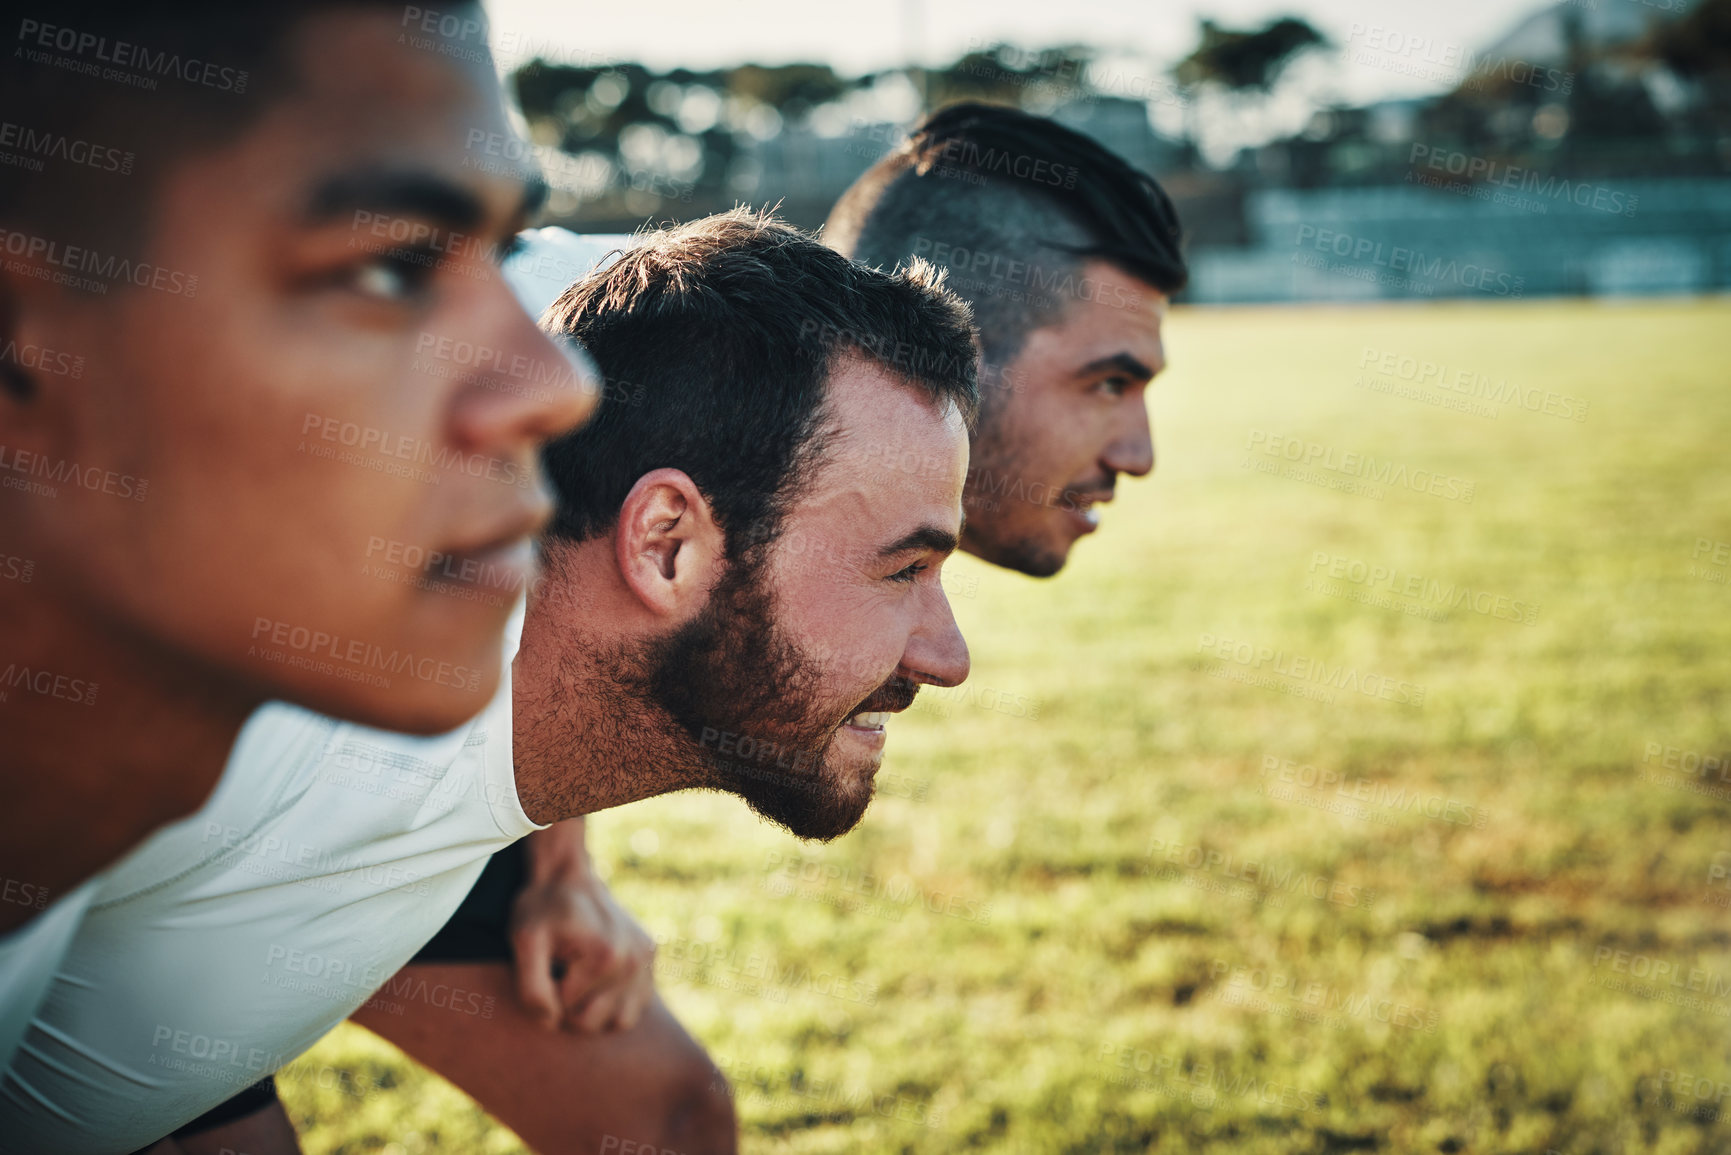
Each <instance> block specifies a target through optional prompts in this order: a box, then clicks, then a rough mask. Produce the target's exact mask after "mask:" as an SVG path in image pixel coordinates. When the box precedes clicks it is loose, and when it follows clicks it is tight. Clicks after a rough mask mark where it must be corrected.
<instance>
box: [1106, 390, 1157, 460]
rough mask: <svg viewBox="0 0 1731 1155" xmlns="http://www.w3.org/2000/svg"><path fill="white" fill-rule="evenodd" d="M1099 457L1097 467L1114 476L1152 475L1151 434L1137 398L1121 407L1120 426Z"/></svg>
mask: <svg viewBox="0 0 1731 1155" xmlns="http://www.w3.org/2000/svg"><path fill="white" fill-rule="evenodd" d="M1115 432H1116V436H1114V437H1113V439H1112V441H1111V444H1109V445H1107V446H1106V452H1105V453H1103V454H1101V455H1100V464H1101V465H1103V466H1105V467H1106V468H1107V469H1108V470H1111V471H1112V472H1114V473H1128V474H1129V475H1130V476H1132V477H1146V476H1147V475H1148V474H1150V473H1152V472H1154V430H1153V428H1152V427H1151V426H1150V425H1149V423H1148V407H1147V405H1146V403H1144V402H1143V401H1142V400H1141V399H1140V398H1138V399H1137V400H1136V401H1135V403H1134V404H1133V405H1129V404H1127V405H1126V406H1125V407H1124V417H1123V421H1122V424H1120V425H1119V427H1118V428H1117V430H1116V431H1115Z"/></svg>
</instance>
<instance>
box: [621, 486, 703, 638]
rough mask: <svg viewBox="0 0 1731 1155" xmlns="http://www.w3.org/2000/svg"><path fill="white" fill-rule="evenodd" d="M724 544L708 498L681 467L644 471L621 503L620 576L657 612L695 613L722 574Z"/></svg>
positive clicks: (677, 615)
mask: <svg viewBox="0 0 1731 1155" xmlns="http://www.w3.org/2000/svg"><path fill="white" fill-rule="evenodd" d="M724 546H725V542H724V540H723V534H722V532H721V527H720V526H719V525H717V524H716V522H715V518H714V516H713V515H712V514H711V512H710V509H709V503H708V502H707V501H705V500H704V498H703V494H702V493H700V492H699V491H698V489H697V485H696V483H695V482H693V481H692V480H691V478H689V477H687V476H686V475H685V474H684V473H683V472H681V471H680V470H677V469H657V470H654V471H653V472H650V473H646V474H644V475H643V476H642V477H640V478H638V479H637V484H636V485H634V486H632V487H631V492H630V493H628V494H626V496H625V501H624V502H623V503H622V504H621V505H620V507H619V522H618V525H617V526H616V527H615V529H614V531H613V548H614V557H615V559H616V560H617V562H618V564H619V576H620V577H621V579H623V580H624V582H625V584H626V586H627V587H628V588H629V589H630V590H631V592H632V593H634V594H636V595H637V599H638V600H639V601H641V602H642V603H643V605H644V607H645V608H647V609H649V610H650V611H652V612H653V613H656V614H659V615H662V616H665V617H669V618H674V619H678V620H683V619H685V618H687V617H689V616H690V615H691V614H693V613H695V612H696V611H697V609H698V608H699V607H700V606H702V605H703V604H704V603H705V602H706V601H707V600H708V598H709V589H710V587H711V586H713V585H714V584H715V581H716V579H717V578H718V577H719V576H720V574H721V570H722V568H723V566H724V564H725V561H726V551H725V548H724Z"/></svg>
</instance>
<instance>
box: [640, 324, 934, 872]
mask: <svg viewBox="0 0 1731 1155" xmlns="http://www.w3.org/2000/svg"><path fill="white" fill-rule="evenodd" d="M827 404H828V416H829V418H830V421H829V427H830V429H831V430H832V433H831V434H830V436H829V440H828V451H827V454H826V459H825V462H824V464H823V465H822V467H821V468H820V469H819V471H818V472H817V474H816V476H815V478H814V479H813V480H812V481H811V483H810V485H809V488H808V489H807V490H805V491H804V492H803V493H801V494H800V496H799V497H798V498H797V499H796V501H795V503H794V505H793V508H792V509H791V510H790V511H789V513H788V515H787V517H786V520H785V522H784V525H783V532H782V534H781V536H780V537H779V538H778V539H777V540H776V541H775V542H774V543H773V544H772V545H771V546H770V547H769V549H768V552H767V555H766V556H765V558H764V559H763V562H762V564H761V566H759V567H757V571H756V572H755V573H752V574H749V575H743V578H742V579H739V580H730V581H728V582H724V583H723V584H722V586H721V587H719V588H718V589H717V590H716V592H715V594H714V595H713V598H712V606H711V612H710V613H709V614H706V615H704V617H703V618H702V619H700V620H699V621H698V622H694V623H692V624H691V625H690V626H688V627H687V628H686V629H685V630H683V631H681V632H680V633H681V635H683V637H681V636H680V635H676V636H675V638H674V639H673V640H672V641H671V643H670V648H669V650H668V651H667V652H665V653H664V654H663V661H662V669H661V674H660V676H658V677H657V679H656V692H657V696H658V697H659V698H661V700H662V704H663V705H664V706H666V707H668V708H669V710H670V712H671V713H672V714H673V715H674V717H675V718H676V719H677V720H678V721H679V722H680V723H681V724H682V725H683V726H684V727H685V729H686V730H687V731H688V732H689V733H690V734H691V736H693V737H695V738H697V739H698V741H699V743H700V744H701V745H702V747H703V750H702V751H701V752H700V756H701V757H702V759H703V761H704V763H705V764H706V767H707V771H708V777H709V784H711V785H716V786H720V787H722V788H724V789H728V790H731V791H733V792H734V793H737V794H739V795H741V796H742V797H744V798H745V799H746V800H747V801H748V802H750V803H751V804H752V806H753V807H754V808H755V809H756V810H758V811H759V812H760V813H762V814H763V815H765V816H766V817H769V818H771V819H774V820H775V821H777V822H780V823H782V824H783V825H785V826H787V827H788V828H789V829H790V830H792V831H793V832H794V833H795V834H798V835H800V836H802V837H807V838H834V837H836V836H837V835H840V834H843V833H845V832H846V831H848V830H850V829H852V827H853V826H854V825H855V824H856V823H858V821H859V819H860V817H861V816H862V815H863V814H864V813H865V810H866V806H867V804H868V803H869V802H870V801H871V796H872V780H873V775H874V773H875V772H876V770H877V766H878V763H879V762H880V761H881V760H882V758H883V749H884V741H885V726H886V723H887V720H888V715H889V714H890V713H894V712H897V711H900V710H904V709H906V708H907V707H908V706H909V705H911V704H912V703H913V699H914V694H915V693H916V691H917V688H918V685H919V684H920V683H927V684H933V685H945V686H948V685H956V684H958V683H960V682H961V681H962V680H963V679H965V678H966V677H967V673H968V651H967V644H966V643H965V642H964V641H963V640H962V636H961V632H960V631H959V630H958V629H957V628H956V623H955V618H954V617H953V616H952V615H951V613H950V607H949V601H948V599H947V598H946V597H945V594H944V590H943V587H942V586H941V585H940V584H939V571H940V569H941V567H942V565H943V562H944V560H945V558H946V557H948V555H949V553H950V552H951V551H952V549H953V548H954V546H955V541H956V537H957V535H958V534H959V533H960V531H961V496H962V485H963V481H964V478H965V476H966V471H967V462H968V441H967V429H966V426H965V425H964V423H963V421H962V418H961V415H960V414H959V413H958V412H957V411H956V410H955V408H954V406H947V407H946V409H945V410H944V411H943V412H942V413H939V412H938V411H937V410H935V409H934V408H933V406H932V405H931V404H930V402H928V401H926V400H925V399H923V398H922V397H921V396H920V395H919V394H918V393H917V392H916V391H915V390H914V389H912V388H909V387H907V386H905V385H902V384H900V383H898V382H897V381H896V380H895V379H894V378H893V377H892V376H890V375H889V374H887V373H886V372H885V371H883V370H882V369H879V368H877V367H875V366H872V365H870V364H868V363H866V362H864V361H861V360H857V359H854V358H845V359H843V360H842V361H841V362H840V364H839V366H838V368H837V370H836V372H835V373H834V375H833V376H832V378H831V381H830V384H829V390H828V402H827Z"/></svg>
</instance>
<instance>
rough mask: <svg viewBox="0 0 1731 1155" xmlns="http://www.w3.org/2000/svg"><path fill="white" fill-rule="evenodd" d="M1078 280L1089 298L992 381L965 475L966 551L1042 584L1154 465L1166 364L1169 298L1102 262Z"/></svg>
mask: <svg viewBox="0 0 1731 1155" xmlns="http://www.w3.org/2000/svg"><path fill="white" fill-rule="evenodd" d="M1077 280H1078V282H1083V281H1086V282H1087V283H1089V285H1090V287H1091V288H1094V292H1093V293H1092V299H1091V300H1074V301H1072V302H1071V303H1070V305H1069V306H1068V307H1067V308H1066V309H1065V310H1064V311H1063V312H1062V314H1060V316H1059V318H1058V319H1057V321H1056V322H1055V323H1053V324H1051V325H1048V326H1046V327H1045V328H1042V329H1036V330H1034V331H1033V332H1031V333H1029V334H1028V336H1027V339H1026V341H1024V342H1023V344H1022V347H1021V351H1020V352H1019V353H1018V354H1017V355H1016V358H1015V359H1014V360H1013V361H1012V362H1011V363H1010V364H1009V365H1007V366H1004V367H1002V370H1001V372H999V373H996V374H988V376H991V377H992V378H993V379H994V383H993V384H987V385H984V386H982V390H981V392H982V393H983V394H985V406H984V411H983V412H982V414H981V420H980V428H979V431H978V432H977V433H976V434H975V437H974V446H973V461H972V464H971V465H970V467H969V470H968V491H967V498H966V503H965V504H966V510H967V517H968V530H967V535H966V537H965V539H964V541H963V548H964V549H966V550H967V551H968V552H969V553H972V554H975V555H977V556H978V557H980V558H982V559H984V560H986V561H989V562H991V563H992V564H994V565H1001V566H1005V567H1007V568H1009V569H1014V570H1019V571H1021V572H1022V573H1026V574H1031V575H1033V576H1035V577H1049V576H1051V575H1052V574H1055V573H1057V572H1058V571H1059V570H1060V569H1062V568H1063V566H1064V562H1065V560H1066V559H1067V558H1068V557H1069V554H1070V547H1071V546H1072V545H1074V544H1075V543H1076V540H1077V539H1078V538H1080V537H1081V536H1082V535H1083V534H1088V533H1092V532H1093V531H1094V529H1095V527H1096V525H1097V524H1098V517H1099V514H1098V512H1097V509H1096V507H1097V506H1098V505H1099V504H1100V503H1102V502H1107V501H1110V500H1112V496H1113V486H1114V483H1115V481H1116V478H1117V475H1118V474H1120V473H1128V474H1131V475H1132V476H1135V477H1141V476H1144V475H1145V474H1147V473H1149V472H1150V471H1152V470H1153V468H1154V440H1153V435H1152V432H1151V431H1150V429H1149V425H1148V410H1147V407H1146V405H1145V403H1144V400H1145V399H1144V395H1145V393H1146V392H1147V386H1148V382H1149V380H1150V379H1151V378H1152V377H1153V376H1154V375H1155V374H1157V373H1159V372H1160V370H1161V369H1163V368H1164V367H1165V364H1166V353H1165V348H1164V345H1163V344H1162V342H1161V335H1160V326H1161V322H1162V320H1163V319H1164V318H1165V315H1166V309H1167V305H1168V301H1167V298H1166V296H1165V295H1164V294H1162V293H1161V292H1159V291H1158V290H1157V289H1155V288H1153V287H1152V286H1151V285H1148V284H1146V283H1145V282H1143V281H1140V280H1138V279H1136V278H1135V277H1132V276H1130V275H1129V274H1127V273H1125V272H1123V271H1121V270H1119V269H1118V268H1116V267H1115V266H1113V265H1109V264H1107V263H1105V262H1104V261H1097V260H1090V261H1085V262H1083V264H1082V269H1081V276H1080V277H1078V278H1077ZM1096 286H1097V288H1095V287H1096Z"/></svg>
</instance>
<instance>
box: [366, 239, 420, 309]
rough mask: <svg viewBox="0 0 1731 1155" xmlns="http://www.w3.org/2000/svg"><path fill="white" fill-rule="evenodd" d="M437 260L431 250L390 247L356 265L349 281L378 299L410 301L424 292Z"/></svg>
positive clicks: (367, 294)
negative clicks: (388, 249)
mask: <svg viewBox="0 0 1731 1155" xmlns="http://www.w3.org/2000/svg"><path fill="white" fill-rule="evenodd" d="M438 263H439V261H438V254H436V253H434V252H433V251H432V250H430V249H392V250H391V251H390V252H386V253H379V254H377V255H376V256H373V257H372V258H370V259H368V260H367V261H366V262H364V263H362V264H360V265H357V266H356V267H355V270H354V274H353V276H352V278H351V283H352V285H353V287H354V288H355V289H356V291H358V292H360V293H363V294H365V295H366V296H369V297H376V298H378V299H379V300H381V301H410V300H413V299H414V298H416V297H418V296H420V295H421V294H422V293H424V292H425V291H426V288H427V283H428V282H429V281H430V280H432V277H433V273H434V272H435V271H436V270H437V268H438Z"/></svg>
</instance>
